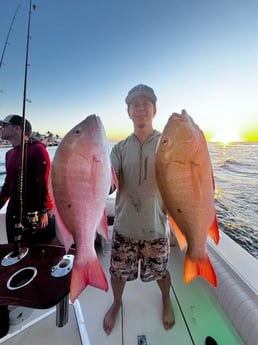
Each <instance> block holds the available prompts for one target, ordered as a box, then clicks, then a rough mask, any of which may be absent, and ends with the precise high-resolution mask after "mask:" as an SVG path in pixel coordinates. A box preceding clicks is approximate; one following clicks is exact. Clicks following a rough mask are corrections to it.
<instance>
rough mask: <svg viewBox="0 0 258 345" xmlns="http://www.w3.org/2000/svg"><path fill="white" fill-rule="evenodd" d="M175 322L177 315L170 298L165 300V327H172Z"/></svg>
mask: <svg viewBox="0 0 258 345" xmlns="http://www.w3.org/2000/svg"><path fill="white" fill-rule="evenodd" d="M174 324H175V315H174V311H173V308H172V304H171V301H170V298H169V297H168V298H166V299H165V300H164V301H163V325H164V328H165V329H170V328H172V327H173V326H174Z"/></svg>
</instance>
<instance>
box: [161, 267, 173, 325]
mask: <svg viewBox="0 0 258 345" xmlns="http://www.w3.org/2000/svg"><path fill="white" fill-rule="evenodd" d="M157 283H158V286H159V288H160V290H161V293H162V303H163V325H164V328H165V329H170V328H172V327H173V326H174V324H175V315H174V311H173V308H172V304H171V300H170V294H169V291H170V274H169V272H168V271H166V275H165V277H164V278H162V279H158V280H157Z"/></svg>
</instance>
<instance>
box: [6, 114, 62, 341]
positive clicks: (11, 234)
mask: <svg viewBox="0 0 258 345" xmlns="http://www.w3.org/2000/svg"><path fill="white" fill-rule="evenodd" d="M0 126H1V130H0V134H1V137H2V139H4V140H9V141H10V143H11V144H12V146H13V148H12V149H10V150H9V151H8V152H7V153H6V177H5V182H4V184H3V187H2V190H1V192H0V208H2V207H3V206H4V204H5V203H6V202H7V201H8V206H7V211H6V231H7V239H8V242H9V243H14V242H15V240H18V239H19V237H20V236H21V239H22V240H23V241H26V242H30V243H33V242H34V243H36V242H37V243H42V242H50V241H52V240H53V239H54V238H55V225H54V219H53V217H49V215H48V210H50V209H51V208H52V207H53V205H52V201H51V199H50V194H49V190H48V175H49V169H50V159H49V155H48V152H47V150H46V148H45V146H44V145H43V143H41V142H39V141H37V140H34V139H32V138H30V136H31V133H32V128H31V124H30V122H29V121H28V120H25V132H24V136H25V137H24V139H25V144H24V155H23V159H24V171H23V179H22V180H23V184H22V186H20V175H21V174H20V170H21V141H22V128H23V118H22V117H21V116H19V115H8V116H7V117H6V118H5V119H4V120H3V121H0ZM21 191H22V193H21ZM20 194H21V195H20ZM20 196H22V225H23V226H22V227H19V226H18V228H17V224H19V223H20V213H21V212H20V211H21V202H20V199H21V198H20ZM17 229H18V230H17ZM8 330H9V313H8V307H7V306H0V337H3V336H4V335H6V333H7V332H8Z"/></svg>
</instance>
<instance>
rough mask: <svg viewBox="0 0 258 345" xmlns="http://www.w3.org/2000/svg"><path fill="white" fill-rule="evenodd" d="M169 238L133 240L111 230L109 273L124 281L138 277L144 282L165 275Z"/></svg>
mask: <svg viewBox="0 0 258 345" xmlns="http://www.w3.org/2000/svg"><path fill="white" fill-rule="evenodd" d="M169 249H170V246H169V240H168V239H167V238H158V239H154V240H150V241H146V240H135V239H131V238H129V237H125V236H123V235H121V234H118V233H117V232H116V231H114V232H113V241H112V251H111V265H110V274H111V275H112V276H114V277H116V278H118V279H122V280H124V281H129V280H134V279H137V276H138V266H139V262H140V278H141V280H142V281H144V282H148V281H151V280H157V279H161V278H163V277H164V276H165V274H166V270H167V263H168V258H169Z"/></svg>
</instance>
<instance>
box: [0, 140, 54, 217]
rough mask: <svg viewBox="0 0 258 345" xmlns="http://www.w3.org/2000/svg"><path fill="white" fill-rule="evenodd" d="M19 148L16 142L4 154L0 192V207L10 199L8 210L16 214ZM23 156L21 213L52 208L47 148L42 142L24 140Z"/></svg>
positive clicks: (17, 207)
mask: <svg viewBox="0 0 258 345" xmlns="http://www.w3.org/2000/svg"><path fill="white" fill-rule="evenodd" d="M20 150H21V147H20V145H19V146H16V147H14V148H12V149H11V150H9V151H8V152H7V153H6V158H5V160H6V162H5V164H6V178H5V182H4V185H3V187H2V190H1V192H0V208H1V207H3V205H4V204H5V202H6V201H7V200H8V199H9V204H8V208H7V210H8V213H9V212H13V214H16V215H18V214H19V213H17V212H18V210H19V208H20V201H19V199H20V198H19V197H20V193H19V189H18V188H19V174H20V173H19V171H20V161H21V157H20V156H21V153H20ZM24 158H25V161H24V166H25V171H24V177H23V180H24V187H23V194H22V195H23V198H22V199H23V214H25V213H27V212H34V211H39V212H41V211H45V210H46V209H51V208H52V207H53V204H52V201H51V198H50V194H49V189H48V176H49V170H50V158H49V154H48V152H47V150H46V147H45V146H44V144H43V143H41V142H38V141H33V140H30V141H29V142H28V143H25V148H24Z"/></svg>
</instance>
